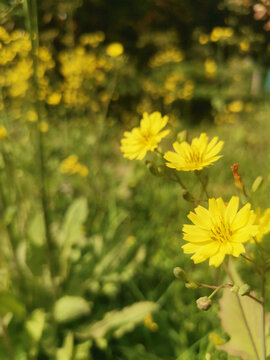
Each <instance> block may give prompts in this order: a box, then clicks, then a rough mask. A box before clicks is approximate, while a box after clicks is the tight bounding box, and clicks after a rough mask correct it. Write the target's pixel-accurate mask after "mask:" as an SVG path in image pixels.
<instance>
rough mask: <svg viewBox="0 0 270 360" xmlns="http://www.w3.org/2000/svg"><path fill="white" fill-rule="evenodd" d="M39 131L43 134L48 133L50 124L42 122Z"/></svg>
mask: <svg viewBox="0 0 270 360" xmlns="http://www.w3.org/2000/svg"><path fill="white" fill-rule="evenodd" d="M39 130H40V131H41V132H42V133H46V132H47V131H48V130H49V124H48V123H47V121H41V122H40V124H39Z"/></svg>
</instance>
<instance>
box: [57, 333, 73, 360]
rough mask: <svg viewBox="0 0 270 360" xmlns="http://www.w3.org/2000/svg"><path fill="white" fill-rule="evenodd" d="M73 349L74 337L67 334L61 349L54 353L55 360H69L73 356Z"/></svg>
mask: <svg viewBox="0 0 270 360" xmlns="http://www.w3.org/2000/svg"><path fill="white" fill-rule="evenodd" d="M73 347H74V337H73V334H72V333H71V332H69V333H68V334H67V335H66V337H65V340H64V344H63V347H62V348H60V349H57V351H56V360H71V359H72V355H73Z"/></svg>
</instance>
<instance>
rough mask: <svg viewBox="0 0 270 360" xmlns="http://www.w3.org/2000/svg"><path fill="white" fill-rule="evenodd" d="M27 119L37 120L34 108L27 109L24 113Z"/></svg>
mask: <svg viewBox="0 0 270 360" xmlns="http://www.w3.org/2000/svg"><path fill="white" fill-rule="evenodd" d="M26 117H27V120H28V121H30V122H36V121H37V120H38V115H37V113H36V112H35V111H34V110H28V111H27V113H26Z"/></svg>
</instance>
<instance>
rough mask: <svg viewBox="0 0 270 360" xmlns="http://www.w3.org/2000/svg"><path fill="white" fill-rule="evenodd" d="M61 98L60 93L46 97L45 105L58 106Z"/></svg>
mask: <svg viewBox="0 0 270 360" xmlns="http://www.w3.org/2000/svg"><path fill="white" fill-rule="evenodd" d="M61 97H62V95H61V94H60V93H57V92H54V93H52V94H50V95H49V96H48V98H47V104H49V105H58V104H59V103H60V101H61Z"/></svg>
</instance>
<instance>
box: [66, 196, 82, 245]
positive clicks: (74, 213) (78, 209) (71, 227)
mask: <svg viewBox="0 0 270 360" xmlns="http://www.w3.org/2000/svg"><path fill="white" fill-rule="evenodd" d="M87 214H88V207H87V200H86V198H83V197H82V198H79V199H76V200H75V201H74V202H73V203H72V204H71V205H70V207H69V208H68V210H67V213H66V215H65V219H64V223H63V227H62V245H63V246H65V247H66V246H67V245H72V244H74V243H75V242H76V241H77V240H78V238H80V236H81V228H82V225H83V223H84V221H85V220H86V217H87Z"/></svg>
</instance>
